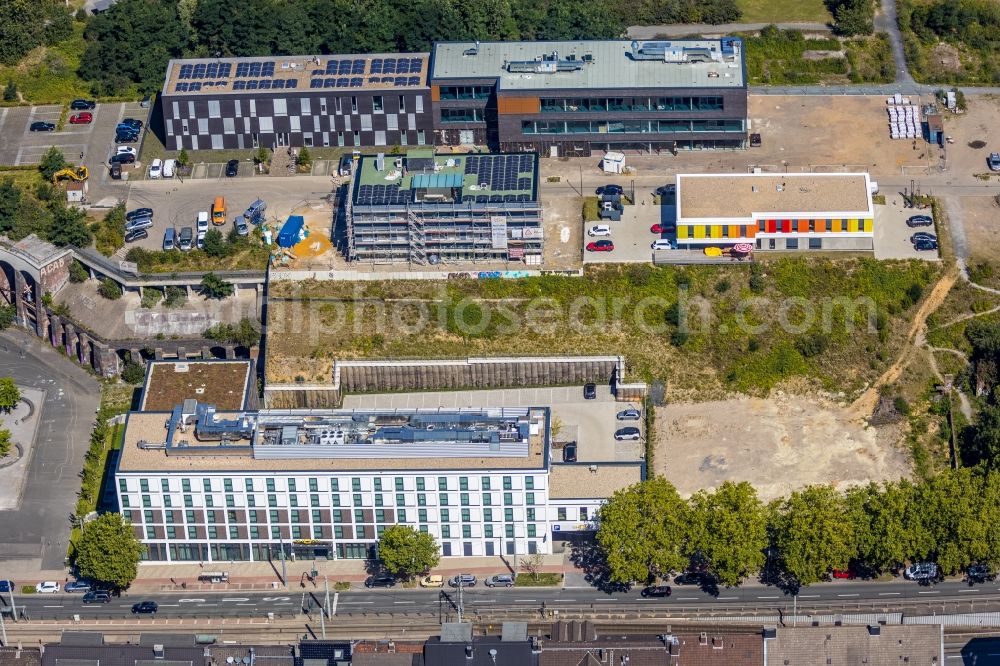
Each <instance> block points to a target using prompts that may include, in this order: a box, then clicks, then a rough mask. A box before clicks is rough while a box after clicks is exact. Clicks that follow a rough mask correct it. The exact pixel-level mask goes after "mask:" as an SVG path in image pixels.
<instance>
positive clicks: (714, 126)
mask: <svg viewBox="0 0 1000 666" xmlns="http://www.w3.org/2000/svg"><path fill="white" fill-rule="evenodd" d="M745 131H746V130H745V129H744V125H743V121H742V120H732V119H720V120H695V119H691V118H657V119H652V120H643V119H629V120H524V121H521V132H523V133H524V134H685V133H692V132H739V133H741V134H742V133H744V132H745Z"/></svg>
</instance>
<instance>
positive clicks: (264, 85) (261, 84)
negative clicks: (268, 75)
mask: <svg viewBox="0 0 1000 666" xmlns="http://www.w3.org/2000/svg"><path fill="white" fill-rule="evenodd" d="M257 88H258V89H260V90H270V89H271V79H261V80H260V81H258V83H257Z"/></svg>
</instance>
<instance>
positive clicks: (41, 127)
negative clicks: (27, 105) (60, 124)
mask: <svg viewBox="0 0 1000 666" xmlns="http://www.w3.org/2000/svg"><path fill="white" fill-rule="evenodd" d="M28 129H30V130H31V131H32V132H54V131H55V129H56V124H55V123H47V122H45V121H44V120H38V121H36V122H33V123H31V126H30V127H29V128H28Z"/></svg>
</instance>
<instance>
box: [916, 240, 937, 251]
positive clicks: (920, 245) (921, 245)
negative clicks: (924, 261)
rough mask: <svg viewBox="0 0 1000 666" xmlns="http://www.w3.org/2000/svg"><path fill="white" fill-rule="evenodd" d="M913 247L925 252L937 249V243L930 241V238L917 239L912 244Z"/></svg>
mask: <svg viewBox="0 0 1000 666" xmlns="http://www.w3.org/2000/svg"><path fill="white" fill-rule="evenodd" d="M913 249H914V250H916V251H918V252H926V251H928V250H937V249H938V244H937V241H932V240H918V241H917V242H916V243H914V244H913Z"/></svg>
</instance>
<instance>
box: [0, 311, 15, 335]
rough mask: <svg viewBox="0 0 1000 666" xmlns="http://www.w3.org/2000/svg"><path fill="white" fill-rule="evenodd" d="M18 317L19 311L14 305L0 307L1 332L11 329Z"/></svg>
mask: <svg viewBox="0 0 1000 666" xmlns="http://www.w3.org/2000/svg"><path fill="white" fill-rule="evenodd" d="M16 316H17V309H16V308H15V307H14V306H13V305H0V331H2V330H4V329H5V328H9V327H10V325H11V324H13V323H14V318H15V317H16Z"/></svg>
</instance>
